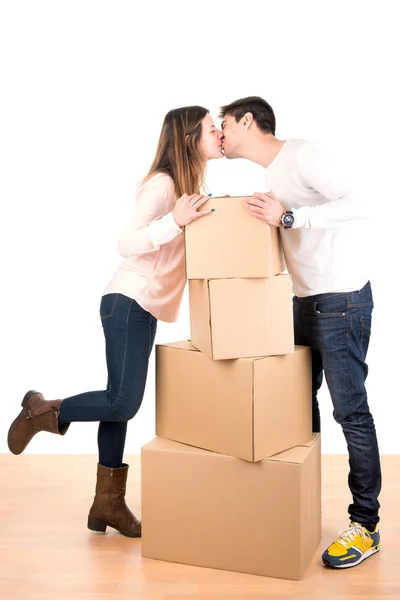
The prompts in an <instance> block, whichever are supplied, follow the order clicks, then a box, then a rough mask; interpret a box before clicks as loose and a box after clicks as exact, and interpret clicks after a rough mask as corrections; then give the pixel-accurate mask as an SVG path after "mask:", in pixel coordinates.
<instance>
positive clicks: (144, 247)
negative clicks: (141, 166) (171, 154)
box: [118, 175, 183, 258]
mask: <svg viewBox="0 0 400 600" xmlns="http://www.w3.org/2000/svg"><path fill="white" fill-rule="evenodd" d="M171 196H173V197H175V188H174V184H173V181H172V179H171V178H170V177H169V176H168V175H155V176H154V177H152V178H151V179H150V180H149V181H147V182H146V183H145V184H144V185H143V186H142V187H141V188H140V190H139V192H138V194H137V197H136V202H135V207H134V210H133V213H132V215H131V217H130V219H129V221H128V223H127V225H126V227H125V229H124V231H123V232H122V234H121V237H120V239H119V242H118V252H119V253H120V254H121V256H123V257H124V258H129V257H131V256H138V255H141V254H146V253H148V252H156V251H157V250H159V248H160V246H162V245H163V244H167V243H168V242H170V241H171V240H173V239H174V238H175V237H176V236H177V235H179V234H180V233H182V231H183V230H182V229H181V228H180V227H178V225H177V224H176V223H175V220H174V218H173V216H172V212H166V211H168V208H169V207H170V206H171V202H170V200H171Z"/></svg>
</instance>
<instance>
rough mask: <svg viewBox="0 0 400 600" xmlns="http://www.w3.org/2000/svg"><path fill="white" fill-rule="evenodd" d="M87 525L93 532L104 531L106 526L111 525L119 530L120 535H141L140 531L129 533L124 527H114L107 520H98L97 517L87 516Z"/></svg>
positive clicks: (113, 527) (137, 536)
mask: <svg viewBox="0 0 400 600" xmlns="http://www.w3.org/2000/svg"><path fill="white" fill-rule="evenodd" d="M87 526H88V529H90V531H93V532H94V533H106V529H107V527H112V529H115V530H116V531H119V533H122V535H125V536H126V537H131V538H140V537H142V534H141V533H129V531H126V530H125V529H119V528H118V527H115V525H112V524H111V523H108V522H107V521H100V520H99V519H91V518H89V519H88V524H87Z"/></svg>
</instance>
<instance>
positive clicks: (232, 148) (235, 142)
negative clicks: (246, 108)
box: [221, 115, 245, 158]
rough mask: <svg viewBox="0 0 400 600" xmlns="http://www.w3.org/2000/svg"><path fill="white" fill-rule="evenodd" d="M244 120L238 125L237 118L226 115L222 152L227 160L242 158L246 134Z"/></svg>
mask: <svg viewBox="0 0 400 600" xmlns="http://www.w3.org/2000/svg"><path fill="white" fill-rule="evenodd" d="M243 119H244V117H243ZM243 119H240V121H239V123H237V122H236V119H235V117H233V116H232V115H225V117H224V120H223V121H222V124H221V129H222V135H223V138H222V150H223V151H224V154H225V156H226V158H241V145H242V142H243V135H244V133H245V129H244V127H243Z"/></svg>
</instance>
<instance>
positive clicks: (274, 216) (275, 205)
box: [246, 192, 285, 227]
mask: <svg viewBox="0 0 400 600" xmlns="http://www.w3.org/2000/svg"><path fill="white" fill-rule="evenodd" d="M246 207H247V208H248V209H249V211H250V212H251V214H252V215H254V216H255V217H257V219H261V220H262V221H265V222H266V223H268V225H274V226H275V227H279V225H280V219H281V216H282V215H283V213H284V212H285V209H284V208H283V206H282V204H281V203H280V202H279V200H278V198H277V197H276V196H275V194H274V193H273V192H268V194H262V193H261V192H256V193H255V194H254V195H253V197H252V198H247V200H246Z"/></svg>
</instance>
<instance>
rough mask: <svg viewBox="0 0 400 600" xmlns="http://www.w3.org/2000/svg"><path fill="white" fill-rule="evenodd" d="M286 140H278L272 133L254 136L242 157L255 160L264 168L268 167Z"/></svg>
mask: <svg viewBox="0 0 400 600" xmlns="http://www.w3.org/2000/svg"><path fill="white" fill-rule="evenodd" d="M285 141H286V140H278V139H277V138H276V137H275V136H274V135H272V134H267V135H260V136H257V137H255V138H254V140H252V142H251V146H250V145H249V147H248V148H246V150H245V152H243V155H242V158H246V159H247V160H251V161H252V162H255V163H257V164H259V165H261V166H262V167H264V169H266V168H267V167H269V165H270V164H271V163H272V161H273V160H274V159H275V158H276V156H277V155H278V154H279V152H280V151H281V149H282V147H283V145H284V143H285Z"/></svg>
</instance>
